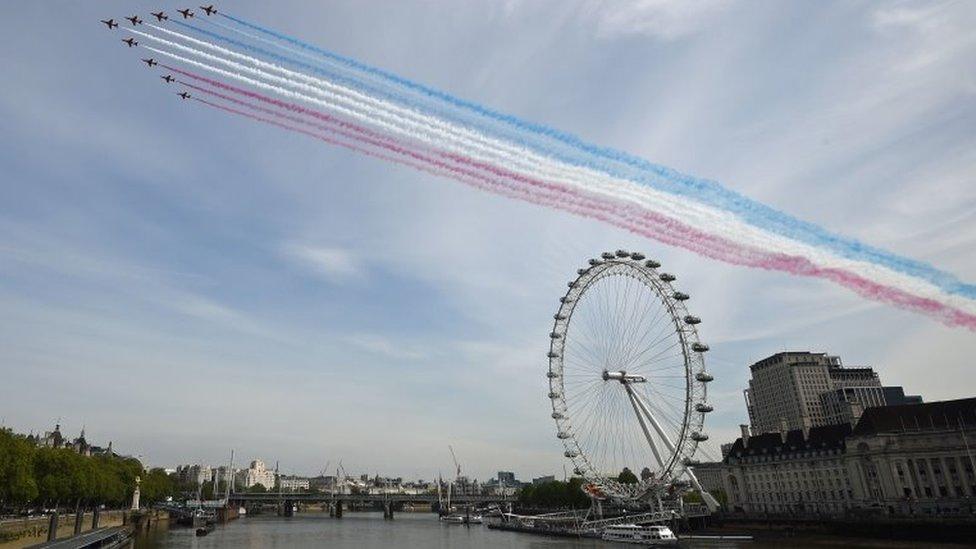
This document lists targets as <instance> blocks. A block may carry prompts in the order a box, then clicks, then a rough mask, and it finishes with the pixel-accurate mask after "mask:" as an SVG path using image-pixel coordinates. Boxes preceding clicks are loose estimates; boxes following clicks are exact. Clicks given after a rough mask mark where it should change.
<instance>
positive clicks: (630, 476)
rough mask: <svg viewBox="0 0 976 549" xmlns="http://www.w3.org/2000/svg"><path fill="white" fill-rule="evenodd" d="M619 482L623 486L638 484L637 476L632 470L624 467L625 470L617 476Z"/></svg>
mask: <svg viewBox="0 0 976 549" xmlns="http://www.w3.org/2000/svg"><path fill="white" fill-rule="evenodd" d="M617 482H621V483H623V484H637V482H638V480H637V475H635V474H634V472H633V471H631V470H630V469H628V468H626V467H624V470H623V471H620V474H619V475H618V476H617Z"/></svg>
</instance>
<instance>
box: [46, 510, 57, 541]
mask: <svg viewBox="0 0 976 549" xmlns="http://www.w3.org/2000/svg"><path fill="white" fill-rule="evenodd" d="M57 537H58V512H57V511H55V512H53V513H51V520H50V522H48V524H47V540H48V541H54V540H55V539H57Z"/></svg>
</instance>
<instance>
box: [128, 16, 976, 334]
mask: <svg viewBox="0 0 976 549" xmlns="http://www.w3.org/2000/svg"><path fill="white" fill-rule="evenodd" d="M181 24H182V23H181ZM148 26H149V27H151V28H153V29H154V30H155V31H157V32H160V33H162V34H165V35H166V36H167V37H169V38H171V39H165V38H161V37H160V36H156V35H154V34H151V33H143V32H141V31H138V30H134V29H126V30H128V31H129V32H132V33H134V34H136V35H138V36H140V37H142V38H145V39H147V40H150V41H153V42H155V43H156V44H158V45H159V46H160V47H152V46H144V47H147V49H149V50H151V51H153V52H157V53H159V54H160V55H164V56H167V57H168V58H170V59H173V60H175V61H177V62H178V63H182V64H184V65H189V66H191V67H195V68H197V69H201V70H203V71H207V72H208V73H209V74H211V75H214V77H213V78H208V77H206V76H203V75H200V74H196V73H191V72H189V71H185V70H182V69H179V68H177V67H173V66H169V65H166V68H168V69H170V70H171V71H173V72H175V73H177V74H182V75H184V76H186V77H187V78H189V79H191V80H194V81H196V82H198V83H200V85H196V84H188V83H187V84H186V85H187V86H188V87H190V88H192V89H194V90H196V91H199V92H200V93H206V94H209V95H210V96H211V97H212V98H213V99H214V101H207V102H206V103H201V104H205V105H207V106H214V105H217V106H218V107H227V105H226V104H232V105H235V107H240V108H231V109H232V110H227V109H224V110H225V111H226V112H229V113H233V114H238V115H241V116H247V117H249V118H250V119H252V120H255V121H260V122H264V123H269V124H274V125H276V126H278V127H281V128H283V129H286V130H289V131H297V132H300V133H303V134H305V135H309V136H311V137H315V138H318V139H322V140H323V141H325V142H328V143H331V144H338V145H339V146H343V147H347V148H353V147H355V148H353V150H356V151H357V152H364V151H369V152H367V153H366V154H369V155H370V156H374V157H377V158H383V159H385V160H388V161H394V162H398V163H400V164H404V165H408V166H410V167H412V168H415V169H420V170H423V171H426V172H428V173H434V174H437V175H443V176H447V177H451V178H453V179H456V180H458V181H461V182H464V183H466V184H469V185H472V186H475V187H478V188H480V189H484V190H488V191H491V192H495V193H498V194H502V195H505V196H509V197H515V198H519V199H522V200H527V201H530V202H533V203H535V204H540V205H545V206H549V207H553V208H558V209H561V210H564V211H569V212H572V213H575V214H577V215H582V216H586V217H590V218H594V219H598V220H601V221H603V222H606V223H609V224H612V225H615V226H618V227H621V228H624V229H626V230H629V231H632V232H635V233H637V234H640V235H642V236H645V237H649V238H652V239H655V240H657V241H660V242H664V243H667V244H670V245H675V246H680V247H683V248H685V249H689V250H692V251H694V252H696V253H699V254H701V255H704V256H706V257H710V258H713V259H718V260H722V261H725V262H728V263H733V264H737V265H747V266H752V267H758V268H763V269H771V270H778V271H783V272H788V273H791V274H795V275H800V276H808V277H817V278H822V279H826V280H830V281H833V282H835V283H837V284H840V285H842V286H845V287H848V288H850V289H852V290H854V291H855V292H857V293H858V294H860V295H863V296H865V297H869V298H872V299H875V300H878V301H882V302H886V303H891V304H895V305H898V306H901V307H904V308H908V309H911V310H915V311H919V312H925V313H926V314H929V315H931V316H934V317H936V318H938V319H940V320H941V321H943V322H946V323H947V324H952V325H959V326H966V327H969V328H970V329H974V330H976V316H974V314H973V312H974V311H976V302H974V301H973V300H972V299H968V298H966V297H964V294H962V293H960V292H955V294H953V292H949V291H946V289H945V288H944V287H943V286H941V285H939V284H938V283H936V282H934V281H933V280H932V279H931V277H926V276H918V275H913V274H912V273H908V272H906V270H905V269H897V268H892V267H891V266H890V265H889V264H886V263H885V262H884V261H875V262H870V261H866V260H864V259H863V258H858V259H853V258H852V257H850V256H849V255H845V254H838V253H835V250H832V249H831V248H830V247H829V246H819V247H818V246H812V245H811V244H810V243H809V242H807V241H805V240H804V239H802V238H787V237H786V236H784V234H783V233H782V231H779V232H777V231H775V230H769V229H768V228H766V227H762V226H760V225H757V224H755V223H752V222H751V221H750V219H747V218H744V217H743V216H741V215H738V213H737V211H736V210H735V208H720V207H716V206H715V204H713V203H712V202H710V201H709V200H706V199H701V198H702V197H701V196H700V197H698V199H695V200H688V199H687V197H686V196H685V195H684V194H683V191H679V190H676V189H675V185H678V184H679V183H681V182H682V181H681V180H680V178H678V179H674V178H672V179H667V178H665V177H663V176H662V175H661V173H662V172H661V171H660V170H659V171H657V172H655V171H649V170H646V169H644V170H639V169H637V168H636V167H635V166H632V165H628V164H626V163H622V162H619V161H617V160H613V159H609V158H607V157H600V156H599V155H596V154H594V153H593V152H587V151H585V150H583V149H581V148H580V147H575V146H574V147H570V146H569V145H570V144H569V143H568V142H566V141H565V140H560V139H556V138H554V137H553V136H550V135H543V134H540V133H539V132H535V133H533V132H532V131H527V130H526V128H521V129H519V128H520V127H519V126H518V125H513V124H511V123H504V124H503V123H502V121H501V120H500V119H492V117H490V116H485V115H483V114H479V113H478V112H477V110H476V109H475V110H472V109H470V108H467V107H465V108H463V109H462V108H461V107H462V106H463V105H461V104H450V102H449V101H446V100H445V99H443V98H441V97H439V96H436V95H430V94H426V95H424V94H422V93H420V91H418V89H416V88H411V87H410V86H405V85H399V84H398V86H399V89H397V88H396V86H393V85H392V84H391V81H390V79H389V78H386V77H381V76H382V75H378V74H377V73H368V71H366V73H367V74H368V76H369V78H372V79H373V80H371V81H370V82H363V81H362V79H361V78H360V79H358V80H357V79H355V78H350V77H349V76H348V75H336V73H335V72H329V71H324V70H321V69H319V68H316V67H314V66H311V65H309V64H308V63H304V64H302V63H303V62H300V61H296V60H295V59H293V58H292V59H290V58H289V57H288V56H281V55H278V54H273V53H271V52H268V51H267V50H264V49H261V48H256V47H254V46H251V45H246V44H245V43H243V42H240V41H234V42H233V43H232V44H233V45H236V46H238V47H240V48H241V49H243V50H245V51H247V52H248V53H252V54H255V55H258V56H263V57H265V58H266V59H267V58H270V59H272V60H274V61H276V62H281V63H286V64H289V65H290V66H291V67H293V68H294V67H302V68H303V69H304V70H306V71H308V72H311V73H314V75H313V74H307V73H305V72H300V71H296V70H293V68H286V67H284V66H282V65H278V64H276V63H274V62H269V61H267V60H266V59H260V58H258V57H255V56H254V55H247V54H245V53H241V52H240V51H234V50H232V49H228V48H226V47H223V46H218V45H216V44H213V43H211V42H208V41H206V40H200V39H198V38H194V37H192V36H189V35H186V34H182V33H178V32H174V31H170V30H168V29H165V28H163V27H160V26H157V25H148ZM182 26H183V27H185V28H190V29H192V30H194V31H195V32H201V33H209V31H205V30H202V29H198V28H196V27H193V26H191V25H187V24H182ZM221 26H224V25H221ZM225 27H226V26H225ZM209 34H210V35H213V36H212V37H216V36H219V35H217V34H216V33H209ZM206 35H207V34H205V36H206ZM251 36H254V35H251ZM262 41H266V42H267V41H268V40H262ZM225 43H231V42H226V41H225ZM245 46H246V47H245ZM289 50H291V52H290V53H291V55H294V54H295V51H294V50H293V49H291V48H289ZM176 52H180V53H176ZM339 64H342V63H339ZM345 69H346V70H347V71H350V70H356V71H360V72H364V71H363V70H362V69H360V68H357V67H350V66H348V64H346V65H345ZM224 79H226V80H233V81H236V82H237V83H240V85H241V86H245V87H241V86H235V85H231V84H227V83H226V82H224V81H223V80H224ZM377 82H379V83H383V82H385V84H384V85H385V86H387V87H386V89H382V88H381V87H378V86H377V85H376V84H377ZM204 84H206V85H207V86H211V88H212V89H208V88H205V87H203V85H204ZM247 88H251V89H247ZM253 89H258V90H260V92H257V91H253ZM216 90H221V91H216ZM261 92H263V93H261ZM265 93H267V94H268V95H265ZM275 96H276V97H279V98H284V99H287V101H282V100H280V99H276V98H275ZM411 96H412V97H413V99H411ZM417 97H420V98H424V97H426V99H424V100H423V101H418V100H417ZM448 97H449V96H448ZM241 98H247V99H249V100H252V101H253V102H252V101H244V100H243V99H241ZM218 101H223V102H225V103H226V104H224V105H221V104H220V103H218ZM292 101H294V102H292ZM299 103H302V104H299ZM305 105H313V106H314V107H315V108H309V107H307V106H305ZM229 108H230V107H229ZM275 109H278V110H275ZM318 109H322V110H321V111H320V110H318ZM464 110H466V111H467V115H465V116H464V117H459V116H458V112H460V111H464ZM279 111H285V112H279ZM472 113H473V114H474V115H476V116H472ZM500 116H504V115H500ZM479 117H480V120H479ZM485 120H489V123H486V122H485ZM491 120H494V121H491ZM513 120H517V119H514V118H513ZM323 132H324V133H323ZM520 132H521V133H520ZM557 133H558V132H557ZM326 138H327V139H326ZM554 147H555V148H554ZM620 154H623V153H620ZM642 162H646V161H642ZM647 164H649V163H647ZM649 165H650V164H649ZM682 177H684V176H682ZM685 183H687V181H685ZM716 185H717V184H716ZM702 189H704V187H703V188H702ZM705 190H706V191H707V189H705ZM707 194H708V193H707V192H704V191H703V194H702V196H705V197H706V198H707V196H706V195H707Z"/></svg>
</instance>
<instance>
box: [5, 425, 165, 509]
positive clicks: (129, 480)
mask: <svg viewBox="0 0 976 549" xmlns="http://www.w3.org/2000/svg"><path fill="white" fill-rule="evenodd" d="M137 476H139V477H141V478H142V480H143V482H144V484H143V487H142V490H143V493H144V494H145V495H143V496H142V497H143V501H146V502H147V503H153V502H155V501H159V500H161V499H163V498H165V497H166V496H169V495H172V494H173V485H172V482H171V481H170V479H169V477H167V476H166V474H165V472H164V471H163V470H162V469H153V470H151V471H149V472H148V473H147V472H145V471H143V467H142V464H141V463H140V462H139V460H137V459H135V458H123V457H118V456H109V455H98V456H84V455H81V454H78V453H76V452H75V451H73V450H71V449H70V448H47V447H43V448H38V447H36V446H34V445H33V444H32V443H31V442H29V441H28V439H27V438H26V437H24V436H23V435H17V434H14V433H12V432H11V431H9V430H6V429H0V510H2V509H18V508H23V507H27V506H31V505H45V506H66V507H74V506H76V505H84V506H88V505H97V504H105V505H108V506H110V507H117V506H122V505H125V504H127V503H128V502H129V501H130V498H131V497H132V492H133V490H134V489H135V480H136V477H137Z"/></svg>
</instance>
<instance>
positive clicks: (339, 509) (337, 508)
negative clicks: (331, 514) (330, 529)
mask: <svg viewBox="0 0 976 549" xmlns="http://www.w3.org/2000/svg"><path fill="white" fill-rule="evenodd" d="M335 518H337V519H341V518H342V500H341V499H340V500H339V501H337V502H336V505H335Z"/></svg>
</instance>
